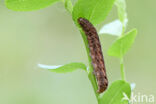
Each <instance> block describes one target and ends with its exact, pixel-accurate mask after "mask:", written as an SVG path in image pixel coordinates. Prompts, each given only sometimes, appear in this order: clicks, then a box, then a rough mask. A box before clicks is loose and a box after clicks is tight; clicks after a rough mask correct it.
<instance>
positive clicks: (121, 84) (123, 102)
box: [99, 80, 131, 104]
mask: <svg viewBox="0 0 156 104" xmlns="http://www.w3.org/2000/svg"><path fill="white" fill-rule="evenodd" d="M130 96H131V87H130V84H129V83H127V82H125V81H123V80H118V81H115V82H113V83H112V84H111V86H110V87H109V88H108V90H107V91H106V92H105V93H104V94H103V95H101V96H99V102H100V104H128V100H129V99H130Z"/></svg>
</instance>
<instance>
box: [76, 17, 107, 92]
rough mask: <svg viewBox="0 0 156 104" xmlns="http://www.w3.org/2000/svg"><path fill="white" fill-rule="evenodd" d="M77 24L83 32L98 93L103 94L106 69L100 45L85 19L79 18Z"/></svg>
mask: <svg viewBox="0 0 156 104" xmlns="http://www.w3.org/2000/svg"><path fill="white" fill-rule="evenodd" d="M78 23H79V25H80V26H81V28H82V30H83V31H84V33H85V35H86V37H87V40H88V44H89V50H90V56H91V59H92V66H93V69H94V71H93V73H94V75H95V77H96V80H97V84H98V90H97V92H98V93H102V92H104V91H105V90H106V89H107V87H108V79H107V75H106V67H105V63H104V57H103V54H102V49H101V43H100V40H99V36H98V34H97V31H96V29H95V27H94V26H93V25H92V24H91V23H90V22H89V21H88V20H87V19H85V18H81V17H80V18H79V19H78Z"/></svg>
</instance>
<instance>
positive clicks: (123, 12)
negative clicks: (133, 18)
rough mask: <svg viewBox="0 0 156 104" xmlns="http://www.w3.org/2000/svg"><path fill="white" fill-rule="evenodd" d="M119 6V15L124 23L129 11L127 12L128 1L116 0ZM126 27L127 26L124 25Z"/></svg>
mask: <svg viewBox="0 0 156 104" xmlns="http://www.w3.org/2000/svg"><path fill="white" fill-rule="evenodd" d="M115 4H116V6H117V8H118V16H119V19H120V21H121V22H122V23H124V22H125V20H126V19H127V12H126V2H125V0H116V2H115ZM124 27H126V26H124Z"/></svg>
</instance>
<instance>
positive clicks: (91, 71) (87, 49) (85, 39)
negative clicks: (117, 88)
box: [80, 30, 99, 101]
mask: <svg viewBox="0 0 156 104" xmlns="http://www.w3.org/2000/svg"><path fill="white" fill-rule="evenodd" d="M80 32H81V36H82V38H83V41H84V43H85V48H86V51H87V56H88V62H89V68H88V78H89V80H90V82H91V84H92V87H93V89H94V93H95V96H96V98H97V101H98V96H99V94H98V93H97V90H98V86H97V82H96V78H95V75H94V74H93V66H92V60H91V56H90V50H89V48H88V46H89V45H88V40H87V37H86V35H85V34H84V32H83V31H81V30H80Z"/></svg>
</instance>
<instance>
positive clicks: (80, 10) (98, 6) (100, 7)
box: [73, 0, 115, 25]
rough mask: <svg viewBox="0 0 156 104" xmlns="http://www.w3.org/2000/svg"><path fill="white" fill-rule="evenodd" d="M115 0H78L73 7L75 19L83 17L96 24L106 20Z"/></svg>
mask: <svg viewBox="0 0 156 104" xmlns="http://www.w3.org/2000/svg"><path fill="white" fill-rule="evenodd" d="M114 2H115V0H78V1H77V3H76V4H75V6H74V9H73V20H74V21H75V23H76V24H77V19H78V18H79V17H83V18H86V19H88V20H89V21H90V22H91V23H92V24H94V25H96V24H99V23H101V22H102V21H104V20H105V18H106V16H107V15H108V13H109V12H110V10H111V9H112V6H113V4H114Z"/></svg>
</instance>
